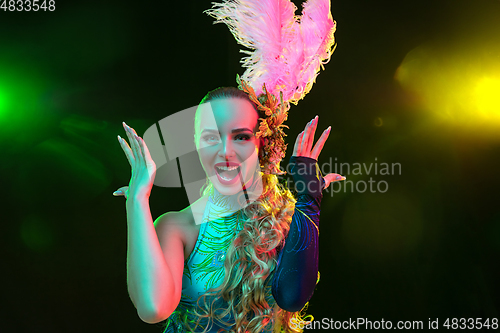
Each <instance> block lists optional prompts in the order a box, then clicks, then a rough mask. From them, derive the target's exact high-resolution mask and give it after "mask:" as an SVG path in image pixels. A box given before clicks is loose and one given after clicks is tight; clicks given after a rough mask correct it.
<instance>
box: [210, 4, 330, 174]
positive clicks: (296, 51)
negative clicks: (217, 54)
mask: <svg viewBox="0 0 500 333" xmlns="http://www.w3.org/2000/svg"><path fill="white" fill-rule="evenodd" d="M212 5H213V6H212V8H211V9H208V10H206V11H205V13H207V14H208V15H210V16H212V17H214V18H215V19H216V21H215V22H214V24H215V23H225V24H226V25H227V26H228V27H229V29H230V31H231V33H232V34H233V36H234V37H235V39H236V41H237V42H238V43H239V44H241V45H243V46H245V47H247V48H248V49H250V50H251V51H248V50H240V52H242V53H245V54H248V56H247V57H244V58H242V59H241V63H242V66H243V67H245V68H247V69H246V71H245V72H244V73H243V75H242V76H241V78H240V77H239V75H237V76H236V81H237V83H238V88H239V89H241V90H243V91H245V92H246V93H247V94H248V95H249V97H250V99H251V100H252V101H253V102H254V103H255V104H256V105H257V107H258V109H259V110H261V111H263V112H265V114H266V118H259V119H260V126H259V132H257V134H256V136H257V138H260V137H262V138H263V139H264V149H263V150H262V152H261V154H262V156H260V160H261V167H262V169H263V170H262V171H263V172H264V173H265V174H276V175H281V174H285V173H286V172H284V171H281V170H280V166H279V164H280V162H281V160H282V159H283V157H285V151H286V146H287V144H285V141H284V137H285V136H286V134H285V133H284V132H283V128H284V127H286V128H288V126H286V125H283V122H284V121H285V120H287V118H288V110H289V109H290V103H293V104H295V105H297V103H298V101H299V100H301V99H302V98H304V96H305V95H306V94H307V93H308V92H309V91H310V90H311V88H312V85H313V83H314V82H315V81H316V76H318V74H319V71H320V68H321V69H324V67H323V65H324V64H326V63H328V62H329V61H330V57H331V54H332V53H333V51H334V50H335V47H336V44H335V38H334V33H335V30H336V22H335V21H334V20H333V18H332V15H331V13H330V0H308V1H307V2H305V3H304V4H303V9H302V15H301V16H296V15H295V11H296V10H297V7H296V6H295V5H294V4H293V3H292V2H291V1H289V0H223V2H222V3H212ZM278 96H279V97H278Z"/></svg>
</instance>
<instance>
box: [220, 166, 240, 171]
mask: <svg viewBox="0 0 500 333" xmlns="http://www.w3.org/2000/svg"><path fill="white" fill-rule="evenodd" d="M217 168H219V169H221V170H226V171H233V170H235V169H237V168H238V167H237V166H232V167H223V166H217Z"/></svg>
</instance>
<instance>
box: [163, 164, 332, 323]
mask: <svg viewBox="0 0 500 333" xmlns="http://www.w3.org/2000/svg"><path fill="white" fill-rule="evenodd" d="M290 164H291V171H290V174H291V175H292V176H293V179H294V183H295V184H296V188H297V193H298V194H297V202H296V204H295V211H294V214H293V217H292V222H291V225H290V230H289V233H288V236H287V238H286V240H285V246H284V247H283V249H281V251H280V252H279V255H278V265H277V268H276V271H275V272H274V273H275V274H270V275H269V278H268V280H267V281H266V300H267V301H268V303H269V304H270V305H272V304H273V305H274V304H275V303H277V304H278V306H280V307H281V308H282V309H285V310H287V311H292V312H293V311H299V310H301V309H302V307H303V306H304V305H305V304H306V303H307V302H308V301H309V299H310V298H311V297H312V295H313V293H314V289H315V287H316V283H317V281H318V280H317V277H318V252H319V251H318V250H319V242H318V240H319V216H320V204H321V199H322V189H323V187H324V185H325V180H324V179H323V177H322V175H321V171H320V170H319V167H318V165H317V162H316V160H314V159H312V158H309V157H303V156H300V157H296V156H292V158H291V159H290ZM301 184H302V185H304V184H306V185H307V184H309V185H308V186H302V185H301ZM209 200H210V199H209ZM239 213H240V211H238V212H236V213H234V214H232V215H230V216H227V217H225V218H221V219H218V220H213V221H209V222H207V223H203V224H202V225H201V226H200V231H199V235H198V239H197V241H196V245H195V247H194V249H193V251H192V253H191V254H190V256H189V257H188V258H187V259H186V261H185V265H184V273H183V277H182V294H181V300H180V303H179V305H178V307H177V309H176V311H174V313H172V315H171V316H170V317H169V318H168V319H167V323H168V326H167V328H166V329H165V331H164V332H165V333H180V332H186V330H185V329H184V328H183V326H182V324H181V321H180V317H179V314H180V313H182V312H183V311H187V312H188V313H192V309H193V308H194V307H195V306H196V301H197V299H198V297H199V296H200V295H202V294H203V293H205V292H206V291H207V290H208V289H210V288H211V287H218V286H219V285H220V284H221V283H222V281H223V278H224V267H223V265H224V259H225V254H226V252H227V249H228V247H229V246H230V244H231V242H232V241H233V240H234V238H235V237H236V235H237V234H238V232H239V231H240V230H242V228H243V226H242V224H241V223H240V222H239V219H238V216H240V214H239ZM221 302H224V301H223V300H222V299H221ZM217 304H220V303H217ZM222 304H224V303H222ZM226 307H227V306H226ZM193 316H194V315H193ZM193 319H194V318H193ZM224 320H225V321H226V322H233V318H232V316H227V317H226V318H224ZM201 325H205V326H206V325H207V321H205V322H203V321H202V322H201ZM205 326H203V327H205ZM221 328H222V329H224V330H226V329H227V327H222V326H219V325H218V323H213V326H212V329H211V330H210V331H209V332H210V333H215V332H217V331H218V330H219V329H221ZM199 331H200V332H201V330H199ZM262 332H264V333H265V332H269V333H271V332H272V330H268V331H262Z"/></svg>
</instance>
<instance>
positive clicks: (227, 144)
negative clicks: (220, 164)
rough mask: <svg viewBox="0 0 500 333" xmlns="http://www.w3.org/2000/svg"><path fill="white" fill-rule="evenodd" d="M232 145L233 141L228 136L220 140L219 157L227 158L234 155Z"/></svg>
mask: <svg viewBox="0 0 500 333" xmlns="http://www.w3.org/2000/svg"><path fill="white" fill-rule="evenodd" d="M234 154H235V153H234V147H233V142H232V141H231V139H230V138H225V139H223V140H222V145H221V148H220V149H219V153H218V155H219V157H220V158H223V159H226V160H229V159H231V158H233V157H234Z"/></svg>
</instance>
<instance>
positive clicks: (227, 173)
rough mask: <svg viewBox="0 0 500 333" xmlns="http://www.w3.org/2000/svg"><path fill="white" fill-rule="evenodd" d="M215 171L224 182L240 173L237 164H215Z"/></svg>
mask: <svg viewBox="0 0 500 333" xmlns="http://www.w3.org/2000/svg"><path fill="white" fill-rule="evenodd" d="M215 171H216V173H217V176H218V177H219V179H221V180H222V181H224V182H231V181H233V180H235V179H236V176H238V174H239V173H240V168H239V167H237V166H230V167H226V166H223V167H221V166H216V167H215Z"/></svg>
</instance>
